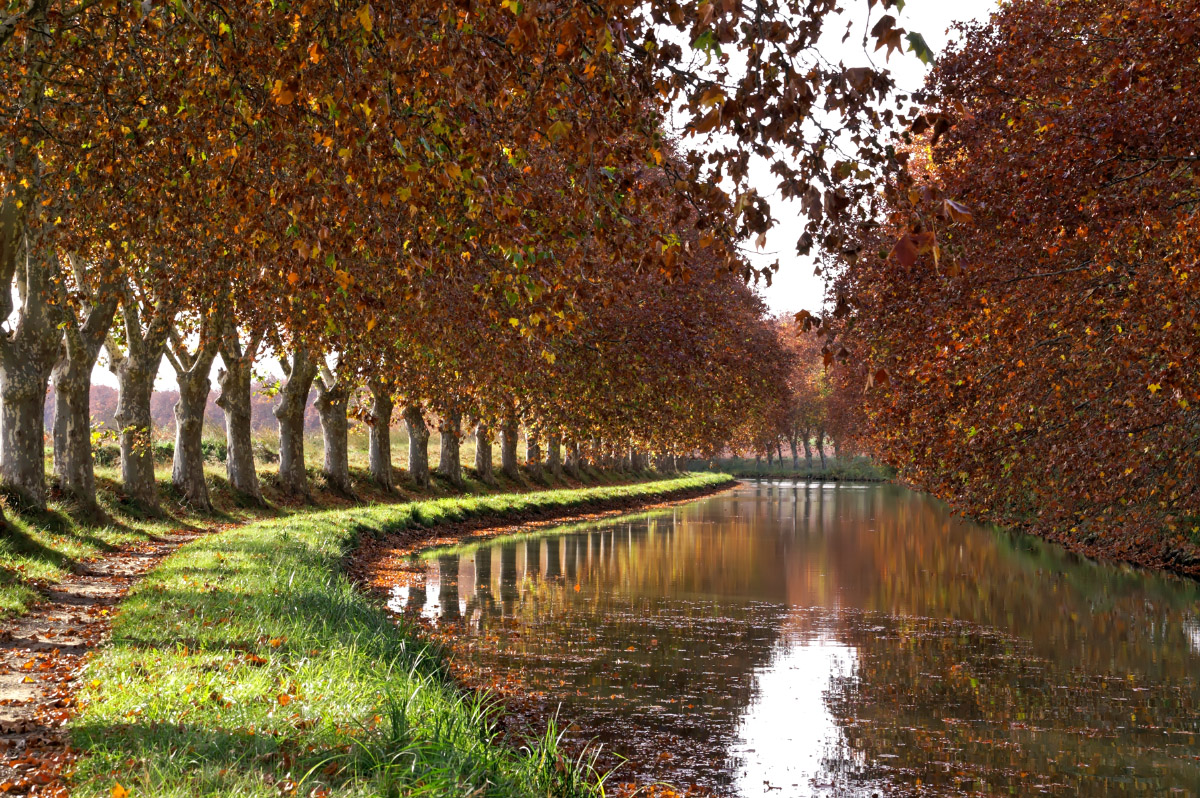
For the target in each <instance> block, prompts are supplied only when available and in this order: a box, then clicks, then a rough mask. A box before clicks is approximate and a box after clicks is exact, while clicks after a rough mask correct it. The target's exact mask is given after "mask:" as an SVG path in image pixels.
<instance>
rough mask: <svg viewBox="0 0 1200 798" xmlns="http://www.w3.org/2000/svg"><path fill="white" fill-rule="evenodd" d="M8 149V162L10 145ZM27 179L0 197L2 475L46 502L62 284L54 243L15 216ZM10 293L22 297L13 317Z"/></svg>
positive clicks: (15, 488) (41, 504)
mask: <svg viewBox="0 0 1200 798" xmlns="http://www.w3.org/2000/svg"><path fill="white" fill-rule="evenodd" d="M26 110H28V109H26ZM26 144H27V142H26ZM13 146H14V147H18V148H24V147H25V146H26V145H17V144H15V143H13ZM6 152H7V153H8V157H9V159H10V162H9V165H10V166H11V158H12V157H13V150H12V149H11V148H10V149H9V150H7V151H6ZM24 152H26V153H28V152H29V151H28V150H27V149H25V150H24ZM9 176H11V173H10V175H9ZM28 186H29V183H28V182H26V183H24V184H23V186H22V185H19V184H15V183H13V182H9V183H8V184H6V185H5V186H4V187H3V188H4V191H3V195H4V196H3V200H2V201H0V208H2V211H0V278H2V279H0V284H2V285H3V286H4V287H3V289H2V293H3V296H2V297H0V320H6V321H7V322H8V324H9V331H6V332H2V333H0V481H3V483H4V486H5V487H6V488H7V489H8V490H9V491H11V492H12V493H14V494H15V495H16V496H17V497H18V498H19V501H20V502H21V503H22V504H27V505H29V506H32V507H37V508H45V506H46V453H45V436H46V430H45V420H44V418H45V417H44V415H43V412H44V408H45V404H46V388H47V386H48V384H49V381H50V372H51V371H52V370H53V369H54V363H55V361H56V360H58V353H59V347H60V345H61V344H62V341H63V329H62V324H61V322H63V321H64V318H63V316H64V313H63V309H62V308H61V307H60V306H59V305H58V304H56V303H55V302H53V301H52V299H53V295H54V294H55V293H56V292H58V291H60V290H61V285H62V279H61V278H62V275H61V274H60V273H59V262H58V258H57V257H56V256H55V254H54V250H53V249H52V248H50V247H45V246H43V245H41V244H40V243H39V242H38V241H37V236H36V234H30V232H29V230H28V229H24V228H23V225H22V222H21V221H20V220H19V217H20V216H21V214H19V213H18V212H17V211H18V206H20V205H22V204H24V202H25V201H24V200H20V201H18V200H17V197H18V195H25V191H24V190H23V188H28ZM28 198H29V197H28V196H26V199H28ZM14 297H16V298H17V299H19V300H20V304H19V306H18V307H17V313H16V316H15V318H14V317H13V314H12V311H13V304H14V303H13V299H14Z"/></svg>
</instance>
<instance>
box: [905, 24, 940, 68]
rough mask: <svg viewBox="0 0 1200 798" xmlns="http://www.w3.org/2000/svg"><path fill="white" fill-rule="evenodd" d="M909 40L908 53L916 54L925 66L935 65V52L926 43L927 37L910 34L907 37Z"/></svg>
mask: <svg viewBox="0 0 1200 798" xmlns="http://www.w3.org/2000/svg"><path fill="white" fill-rule="evenodd" d="M905 38H906V39H908V51H909V52H910V53H914V54H915V55H916V56H917V58H919V59H921V61H922V62H923V63H925V64H932V63H933V50H932V49H930V47H929V45H928V44H926V43H925V37H924V36H922V35H921V34H919V33H915V32H914V33H910V34H908V36H906V37H905Z"/></svg>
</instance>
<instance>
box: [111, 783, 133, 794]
mask: <svg viewBox="0 0 1200 798" xmlns="http://www.w3.org/2000/svg"><path fill="white" fill-rule="evenodd" d="M112 798H129V790H127V789H125V788H124V787H122V786H121V783H120V782H117V783H116V784H113V788H112Z"/></svg>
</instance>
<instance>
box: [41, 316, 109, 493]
mask: <svg viewBox="0 0 1200 798" xmlns="http://www.w3.org/2000/svg"><path fill="white" fill-rule="evenodd" d="M116 310H117V299H116V297H115V296H109V297H107V298H105V299H104V300H102V301H100V302H98V303H96V304H95V305H93V306H92V307H91V309H90V310H88V311H87V315H86V317H85V318H84V319H83V320H82V323H79V322H78V320H77V319H75V318H73V317H68V320H67V325H66V331H65V335H64V336H63V347H62V351H61V352H60V354H59V358H58V362H56V363H55V364H54V370H53V371H52V372H51V377H50V379H51V380H52V381H53V383H54V430H53V437H54V474H55V476H57V477H58V484H59V487H60V488H61V489H62V491H63V492H64V493H66V494H68V495H70V496H72V497H74V499H75V500H76V501H77V502H79V503H80V504H82V505H83V506H85V507H87V508H89V509H94V508H95V507H96V472H95V465H94V463H93V460H92V412H91V393H92V370H93V369H94V368H95V367H96V359H97V358H98V357H99V355H100V348H101V346H103V345H104V339H105V338H106V337H107V336H108V331H109V329H110V328H111V327H112V322H113V317H114V315H115V314H116Z"/></svg>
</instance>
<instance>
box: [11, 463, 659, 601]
mask: <svg viewBox="0 0 1200 798" xmlns="http://www.w3.org/2000/svg"><path fill="white" fill-rule="evenodd" d="M309 448H310V449H315V451H316V455H314V454H313V453H312V452H311V451H310V452H309V460H310V465H309V468H308V472H309V480H310V483H311V487H312V497H311V502H303V501H300V500H298V499H296V498H295V497H291V496H286V495H283V494H282V493H281V492H280V491H279V489H278V466H277V465H274V464H270V463H268V464H261V463H260V464H259V467H258V469H259V478H260V480H261V481H262V488H263V496H264V498H265V499H266V500H267V503H268V506H267V507H255V506H252V505H247V503H246V502H245V501H244V500H243V499H242V498H241V497H239V496H238V495H237V494H236V493H235V492H234V491H233V490H232V489H231V488H230V486H229V483H228V481H226V479H225V469H224V466H223V465H222V464H220V463H219V462H210V463H206V465H205V476H206V481H207V483H208V488H209V494H210V497H211V499H212V502H213V505H214V508H215V512H213V513H196V512H194V511H193V510H192V509H191V508H189V507H187V506H185V505H184V504H183V503H182V502H180V501H179V497H178V495H177V493H176V491H175V490H174V488H173V487H172V486H171V481H170V480H171V462H170V458H169V456H168V457H164V458H162V459H161V460H160V461H159V462H158V463H156V470H157V476H158V481H159V493H160V496H161V506H160V508H159V509H158V510H157V511H153V512H152V511H150V510H149V509H148V508H146V507H143V506H140V505H138V504H136V503H133V502H130V501H128V500H127V499H125V497H124V496H123V493H122V490H121V487H120V485H119V478H120V476H119V473H118V472H117V470H116V468H115V467H113V466H112V465H101V466H99V467H97V469H96V484H97V497H98V499H99V502H100V509H99V512H82V511H81V510H80V508H79V507H78V506H75V505H74V504H72V503H71V502H70V501H66V500H64V499H63V497H62V496H61V495H60V494H59V493H58V491H57V489H56V488H55V487H54V486H53V485H51V490H50V498H51V501H50V506H49V508H48V509H47V510H44V511H23V510H21V509H20V508H19V507H18V506H16V504H15V503H12V504H9V505H8V506H6V507H5V520H4V521H3V522H0V619H3V618H6V617H13V616H16V615H22V614H24V613H25V612H27V611H28V610H29V608H30V607H31V606H33V605H34V604H36V603H37V602H39V601H40V600H41V599H42V597H43V593H44V591H45V589H46V588H47V587H48V586H50V585H52V584H54V583H56V582H60V581H61V580H62V579H64V578H65V577H66V576H68V575H69V574H70V573H71V572H72V571H74V570H76V569H78V568H80V567H82V566H84V564H85V563H87V562H88V561H89V560H94V559H96V558H98V557H102V556H104V555H105V554H108V553H111V552H113V551H115V550H117V549H118V548H121V547H125V546H129V545H133V544H138V543H142V542H145V541H147V540H149V539H151V538H152V537H154V536H160V535H163V534H165V533H168V532H171V531H173V530H177V529H208V528H211V527H213V526H215V525H218V524H230V523H243V522H247V521H254V520H261V519H267V518H278V517H282V516H291V515H295V514H305V513H312V512H320V511H322V510H328V509H331V508H344V507H350V506H358V505H361V503H363V502H381V503H382V502H404V501H412V500H416V499H427V498H432V497H441V496H458V495H463V494H464V493H467V494H477V493H496V492H512V491H520V490H528V489H530V488H535V489H536V488H543V487H564V486H567V485H568V484H569V485H571V486H573V487H574V486H578V485H580V484H581V483H579V482H576V481H570V482H568V481H567V480H565V479H564V480H557V479H555V478H554V477H553V476H552V475H551V474H549V472H548V471H543V473H541V474H540V475H538V476H536V477H534V476H531V475H528V474H525V475H523V476H522V478H521V479H520V480H518V481H513V480H509V479H507V478H505V477H504V476H503V475H500V474H497V476H496V478H497V480H498V485H497V486H495V487H490V486H488V485H485V484H483V483H482V482H479V481H478V480H476V479H474V469H472V468H470V467H467V468H465V469H464V478H465V480H466V482H465V485H464V487H463V488H462V489H459V488H454V487H452V486H450V485H448V484H446V483H444V482H442V481H441V480H440V479H439V478H436V477H435V479H434V484H433V486H432V487H431V488H428V489H422V488H418V487H417V486H416V485H415V484H413V482H412V480H411V479H410V478H409V475H408V473H407V472H405V471H402V470H400V469H396V471H395V483H396V486H397V491H395V492H393V493H384V492H381V491H380V490H379V488H378V486H377V485H376V484H375V482H374V481H373V480H372V479H371V478H370V475H369V473H368V471H367V466H366V452H365V450H362V448H361V447H356V446H352V447H351V450H350V451H351V457H352V462H353V463H354V466H353V467H352V468H351V472H350V473H351V479H352V482H353V487H354V493H355V497H347V496H345V495H342V494H340V493H337V492H333V491H329V490H326V489H325V484H324V478H323V477H322V475H321V472H320V462H319V455H320V447H319V446H318V447H309ZM435 456H436V455H435ZM464 456H465V455H464ZM435 462H436V461H435ZM47 468H49V465H48V466H47ZM638 478H639V477H638V476H635V475H631V474H617V473H611V472H599V471H594V470H588V471H587V472H586V473H585V474H584V483H583V484H590V485H604V484H611V483H614V482H622V481H627V480H631V479H638Z"/></svg>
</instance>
